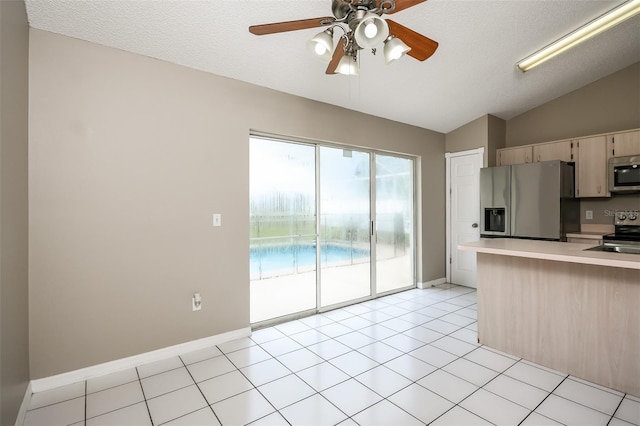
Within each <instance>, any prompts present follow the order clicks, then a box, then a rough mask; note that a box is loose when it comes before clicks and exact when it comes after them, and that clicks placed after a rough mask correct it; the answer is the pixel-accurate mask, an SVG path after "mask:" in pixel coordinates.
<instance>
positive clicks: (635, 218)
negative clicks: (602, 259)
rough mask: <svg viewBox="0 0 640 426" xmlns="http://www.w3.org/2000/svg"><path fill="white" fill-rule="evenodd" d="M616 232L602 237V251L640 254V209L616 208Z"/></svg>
mask: <svg viewBox="0 0 640 426" xmlns="http://www.w3.org/2000/svg"><path fill="white" fill-rule="evenodd" d="M614 224H615V233H613V234H608V235H605V236H604V237H602V243H603V245H602V246H600V247H602V249H601V250H602V251H613V252H618V253H633V254H640V211H639V210H616V218H615V221H614Z"/></svg>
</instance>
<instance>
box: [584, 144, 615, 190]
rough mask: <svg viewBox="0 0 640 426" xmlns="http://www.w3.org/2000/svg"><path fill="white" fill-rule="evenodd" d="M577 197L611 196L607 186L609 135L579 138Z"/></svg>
mask: <svg viewBox="0 0 640 426" xmlns="http://www.w3.org/2000/svg"><path fill="white" fill-rule="evenodd" d="M576 148H577V151H578V155H577V161H576V167H577V168H578V173H577V176H576V177H577V183H576V197H579V198H586V197H610V196H611V193H610V192H609V189H608V186H607V160H608V155H607V154H608V150H607V137H606V136H594V137H591V138H583V139H578V141H577V143H576Z"/></svg>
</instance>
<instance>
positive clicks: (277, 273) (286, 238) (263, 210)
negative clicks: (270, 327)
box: [249, 138, 317, 323]
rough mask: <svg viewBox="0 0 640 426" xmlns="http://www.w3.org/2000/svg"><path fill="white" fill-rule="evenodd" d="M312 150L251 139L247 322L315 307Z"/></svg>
mask: <svg viewBox="0 0 640 426" xmlns="http://www.w3.org/2000/svg"><path fill="white" fill-rule="evenodd" d="M315 151H316V150H315V147H313V146H309V145H299V144H293V143H286V142H277V141H272V140H266V139H254V138H252V139H251V141H250V163H249V164H250V204H249V214H250V240H249V246H250V248H249V249H250V270H251V272H250V279H251V289H250V291H251V310H250V314H251V315H250V316H251V322H252V323H256V322H260V321H265V320H269V319H272V318H277V317H281V316H285V315H290V314H294V313H297V312H303V311H306V310H309V309H315V308H316V245H317V244H316V243H317V241H316V234H317V233H316V222H317V220H316V172H315V163H316V160H315V157H316V152H315Z"/></svg>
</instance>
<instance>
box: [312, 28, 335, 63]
mask: <svg viewBox="0 0 640 426" xmlns="http://www.w3.org/2000/svg"><path fill="white" fill-rule="evenodd" d="M307 47H308V48H309V50H310V51H311V52H312V53H313V54H314V55H315V56H316V57H318V58H320V59H322V60H324V61H326V62H329V61H330V60H331V57H332V56H333V27H331V28H327V29H326V30H324V31H322V32H320V33H318V34H316V35H315V37H313V38H312V39H311V40H309V41H308V42H307Z"/></svg>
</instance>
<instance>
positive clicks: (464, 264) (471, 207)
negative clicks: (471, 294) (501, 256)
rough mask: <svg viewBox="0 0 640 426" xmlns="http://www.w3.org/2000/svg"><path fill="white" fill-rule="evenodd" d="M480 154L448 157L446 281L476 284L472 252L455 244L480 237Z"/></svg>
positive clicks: (474, 259)
mask: <svg viewBox="0 0 640 426" xmlns="http://www.w3.org/2000/svg"><path fill="white" fill-rule="evenodd" d="M482 157H483V154H482V153H473V154H468V155H459V156H452V157H451V158H450V167H449V173H450V176H449V182H450V209H449V219H450V220H449V224H450V238H449V244H450V256H451V257H450V264H451V265H450V270H451V275H450V281H451V282H452V283H454V284H460V285H464V286H467V287H476V253H475V252H470V251H463V250H459V249H458V244H461V243H466V242H471V241H477V240H478V239H479V238H480V226H479V225H480V222H479V220H480V169H481V168H482Z"/></svg>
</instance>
